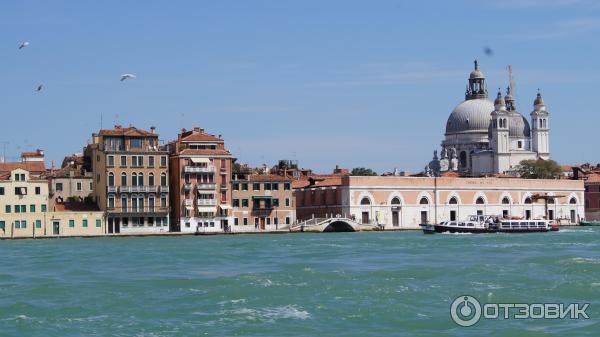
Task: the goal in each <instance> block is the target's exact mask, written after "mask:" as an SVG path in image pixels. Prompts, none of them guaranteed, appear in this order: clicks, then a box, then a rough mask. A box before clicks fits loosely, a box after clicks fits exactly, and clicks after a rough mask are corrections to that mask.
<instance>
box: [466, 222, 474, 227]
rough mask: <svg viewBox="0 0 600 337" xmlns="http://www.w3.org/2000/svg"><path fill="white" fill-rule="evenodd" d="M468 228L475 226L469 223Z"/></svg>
mask: <svg viewBox="0 0 600 337" xmlns="http://www.w3.org/2000/svg"><path fill="white" fill-rule="evenodd" d="M467 227H475V224H472V223H468V224H467Z"/></svg>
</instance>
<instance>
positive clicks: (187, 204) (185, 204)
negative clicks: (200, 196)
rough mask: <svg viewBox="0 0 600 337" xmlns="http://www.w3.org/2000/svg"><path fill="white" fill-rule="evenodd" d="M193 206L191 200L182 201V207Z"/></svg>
mask: <svg viewBox="0 0 600 337" xmlns="http://www.w3.org/2000/svg"><path fill="white" fill-rule="evenodd" d="M193 204H194V201H193V200H192V199H185V200H184V201H183V205H184V206H192V205H193Z"/></svg>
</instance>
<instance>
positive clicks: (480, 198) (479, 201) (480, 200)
mask: <svg viewBox="0 0 600 337" xmlns="http://www.w3.org/2000/svg"><path fill="white" fill-rule="evenodd" d="M475 203H476V204H477V205H483V204H485V200H483V198H482V197H479V198H477V200H475Z"/></svg>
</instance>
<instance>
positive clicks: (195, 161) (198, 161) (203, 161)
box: [190, 158, 210, 164]
mask: <svg viewBox="0 0 600 337" xmlns="http://www.w3.org/2000/svg"><path fill="white" fill-rule="evenodd" d="M190 160H191V161H192V162H193V163H196V164H200V163H207V164H209V163H210V159H208V158H190Z"/></svg>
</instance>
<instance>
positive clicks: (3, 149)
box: [0, 141, 9, 163]
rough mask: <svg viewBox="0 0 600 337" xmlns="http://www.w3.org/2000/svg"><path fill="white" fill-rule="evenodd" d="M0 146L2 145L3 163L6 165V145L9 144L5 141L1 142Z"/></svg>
mask: <svg viewBox="0 0 600 337" xmlns="http://www.w3.org/2000/svg"><path fill="white" fill-rule="evenodd" d="M0 144H2V162H3V163H5V162H6V145H8V144H9V142H8V141H3V142H0Z"/></svg>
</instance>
